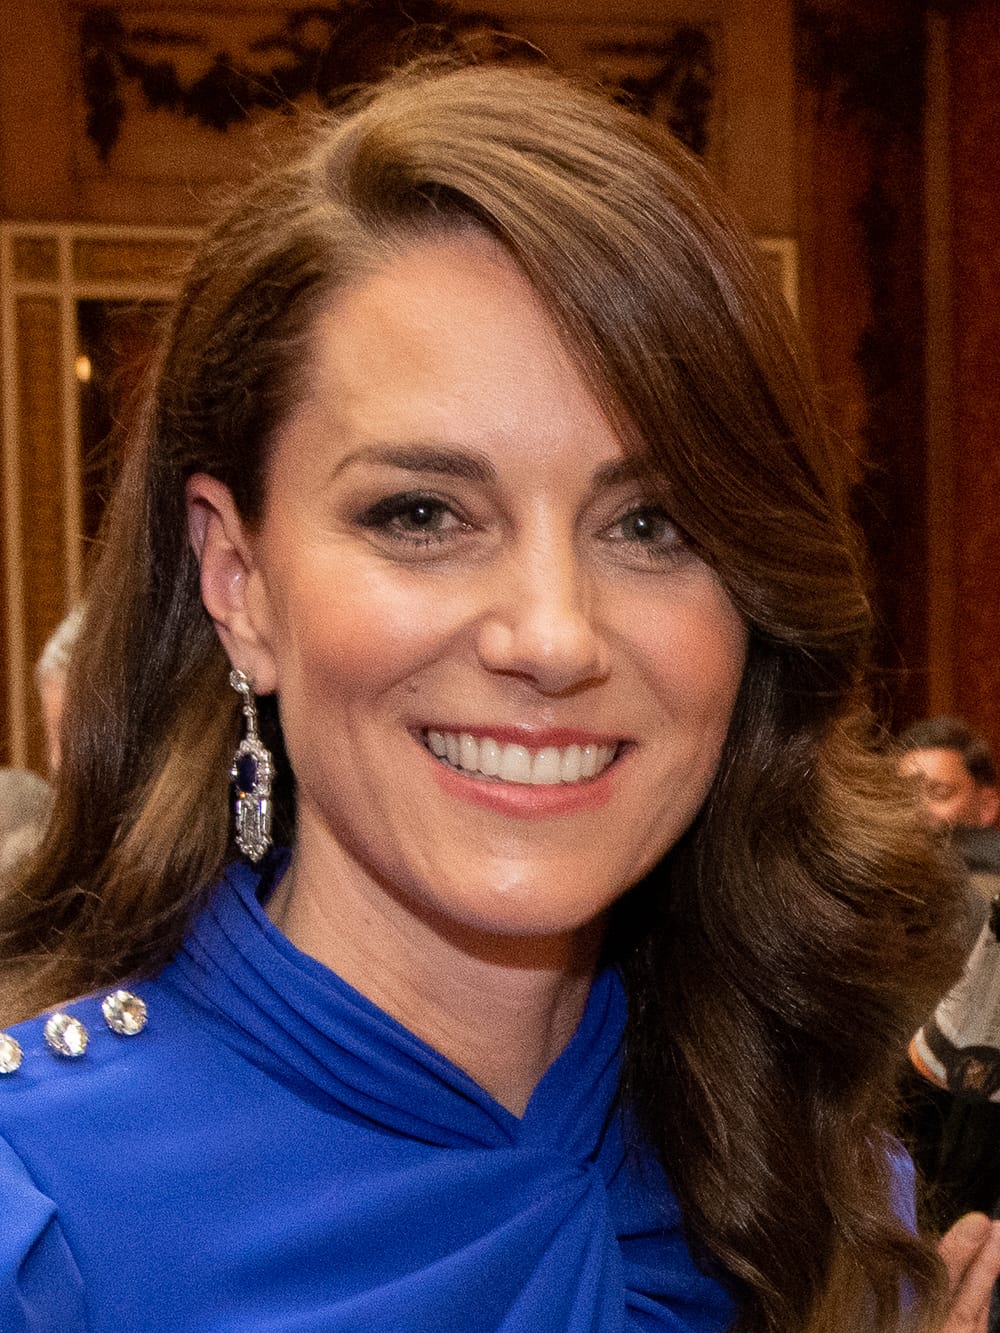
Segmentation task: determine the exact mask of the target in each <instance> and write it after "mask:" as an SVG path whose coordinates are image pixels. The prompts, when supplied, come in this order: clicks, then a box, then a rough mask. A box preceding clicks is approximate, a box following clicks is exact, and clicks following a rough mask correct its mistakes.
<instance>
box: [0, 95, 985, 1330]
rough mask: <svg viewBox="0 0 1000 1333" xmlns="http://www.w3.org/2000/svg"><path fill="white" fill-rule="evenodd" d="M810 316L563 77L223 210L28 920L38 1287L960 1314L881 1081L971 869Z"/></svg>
mask: <svg viewBox="0 0 1000 1333" xmlns="http://www.w3.org/2000/svg"><path fill="white" fill-rule="evenodd" d="M515 108H516V114H512V110H513V109H515ZM793 343H794V335H793V331H792V330H791V328H790V326H789V321H788V320H787V318H786V316H785V314H784V313H783V312H782V310H781V307H780V303H779V301H778V298H776V297H772V296H771V295H770V294H769V288H768V285H767V283H766V281H765V280H764V279H763V278H762V277H761V276H760V275H759V274H758V272H757V270H756V267H755V262H754V259H753V257H752V247H751V246H750V245H749V244H748V243H747V242H746V240H745V239H744V237H743V236H742V234H741V232H740V229H739V227H738V226H737V224H735V223H734V222H733V221H732V220H731V219H730V217H729V215H728V211H727V209H726V208H725V206H724V205H723V204H722V203H721V201H720V200H719V199H718V198H717V197H716V195H715V194H714V192H713V191H712V189H711V187H710V185H709V183H708V181H707V179H706V178H705V177H704V175H703V174H702V172H701V170H700V168H699V167H698V166H697V165H696V164H694V163H693V162H692V161H691V160H690V159H689V158H688V157H687V155H686V154H685V153H684V152H683V150H681V149H680V148H678V146H677V145H676V144H675V143H674V142H672V141H671V140H670V139H669V138H668V137H666V136H665V135H663V134H661V133H660V132H659V131H658V130H656V129H655V128H653V127H652V126H650V125H648V124H646V123H644V122H642V121H640V120H638V119H635V118H633V117H632V116H630V115H629V114H627V113H626V112H624V111H623V110H621V109H620V108H617V107H614V106H613V105H611V104H609V103H607V102H605V101H604V100H603V99H602V98H601V97H599V96H597V95H595V94H591V93H588V92H582V91H580V90H578V89H576V88H574V87H572V86H571V85H568V84H566V83H564V82H562V81H560V80H558V79H556V78H554V77H551V76H548V75H544V74H540V73H538V72H517V71H512V70H509V69H506V70H500V69H491V68H464V69H463V68H458V69H448V68H444V69H432V70H418V71H415V72H413V71H411V72H409V73H407V74H404V75H401V76H399V77H397V78H395V79H393V80H390V81H389V82H388V83H387V84H385V85H383V86H381V87H379V88H377V89H374V90H371V91H369V92H367V93H365V94H364V95H363V96H361V97H360V98H359V100H358V102H357V103H356V104H355V105H354V106H353V107H351V108H349V109H348V110H347V111H346V112H345V113H344V114H343V115H341V116H339V117H337V118H336V119H334V120H331V121H329V122H325V123H323V124H322V125H320V126H318V127H317V130H316V132H315V135H314V137H313V139H312V140H311V142H310V144H309V145H308V146H307V147H306V149H305V151H304V153H303V155H302V156H301V157H300V158H298V159H296V160H295V161H294V162H292V163H291V164H290V165H288V166H285V167H283V168H281V169H280V170H278V171H277V172H276V173H274V174H273V175H271V176H269V177H267V178H266V179H264V180H263V181H261V182H260V184H259V185H258V186H257V187H256V188H255V189H254V190H253V191H252V192H251V194H250V195H249V196H248V198H246V199H245V200H243V201H242V202H241V203H239V204H238V205H237V206H236V207H235V209H234V210H233V211H232V213H231V214H230V215H229V216H228V217H227V218H225V219H224V220H223V221H222V222H220V224H219V226H218V228H217V229H216V231H215V232H214V234H213V235H212V236H211V237H210V238H209V240H208V241H207V243H206V245H205V246H204V248H203V251H202V253H201V254H200V256H199V257H198V258H197V260H196V262H195V264H194V267H193V270H192V272H191V274H190V277H189V280H188V283H187V286H186V289H185V291H184V293H183V295H182V297H181V300H180V302H179V305H178V308H177V311H176V313H175V316H174V319H173V323H172V326H171V328H170V330H169V333H168V337H167V341H166V345H165V347H164V349H163V354H162V357H161V359H160V362H159V366H158V370H157V374H156V377H155V382H154V383H153V385H152V387H151V392H150V397H149V401H148V403H147V407H146V411H145V414H144V416H143V418H142V421H141V424H140V427H139V429H138V432H137V436H136V439H135V440H134V441H133V448H132V449H131V450H130V451H129V462H128V464H127V467H126V471H125V474H124V476H123V478H122V483H121V487H120V490H119V493H118V495H117V498H116V500H115V503H114V505H113V507H112V509H111V511H110V514H109V519H108V523H107V530H106V547H105V552H104V556H103V559H102V562H101V565H100V567H99V569H98V570H97V573H96V575H95V578H94V582H93V586H92V588H91V589H90V590H89V592H88V602H87V605H88V611H87V625H86V627H85V632H84V635H83V641H82V644H81V648H80V650H79V652H78V654H77V656H76V657H75V659H74V672H75V680H74V688H73V690H72V691H71V697H72V699H73V704H72V715H71V718H70V720H69V723H68V726H67V731H66V735H67V754H66V758H65V761H64V765H63V769H62V772H61V775H60V791H59V796H58V801H57V806H56V812H55V816H54V818H53V822H52V827H51V831H50V834H49V839H48V842H47V845H46V847H45V848H44V849H43V852H42V854H41V855H40V856H39V858H38V859H37V861H36V863H35V865H34V867H33V869H32V870H31V872H30V874H29V875H28V876H27V878H26V880H25V882H24V883H23V884H22V885H21V886H20V889H21V891H20V893H19V894H17V895H12V896H10V897H8V898H7V899H6V900H5V902H4V904H3V910H4V913H5V915H4V916H3V918H2V919H0V943H2V947H3V950H4V954H5V957H6V959H7V965H8V967H9V969H10V975H11V976H12V977H13V978H14V983H13V985H12V986H11V987H10V997H9V1003H8V1010H9V1013H10V1016H11V1017H12V1018H23V1017H24V1016H25V1015H30V1014H32V1013H37V1012H39V1011H41V1010H46V1009H51V1008H52V1007H53V1006H55V1005H59V1004H61V1003H63V1002H64V1001H65V1000H66V998H67V997H69V996H80V995H84V998H83V999H79V1000H76V1001H73V1002H71V1003H69V1004H67V1005H65V1006H64V1008H63V1009H62V1010H60V1011H59V1013H57V1014H53V1015H51V1016H50V1017H49V1018H48V1019H47V1020H46V1019H45V1018H43V1019H41V1020H36V1019H31V1018H27V1019H26V1021H23V1022H21V1023H19V1024H18V1026H16V1027H14V1028H12V1029H11V1030H10V1032H9V1033H7V1034H6V1036H4V1037H2V1038H0V1069H2V1070H3V1071H4V1073H3V1077H0V1134H2V1137H0V1197H2V1198H3V1200H4V1204H5V1210H4V1216H5V1228H6V1229H5V1232H4V1236H3V1239H2V1240H0V1325H2V1327H3V1328H4V1329H5V1331H6V1330H8V1329H9V1330H21V1329H32V1330H41V1329H49V1328H56V1327H57V1328H59V1329H60V1330H63V1331H64V1333H73V1331H74V1330H83V1329H85V1328H86V1329H89V1330H92V1331H93V1330H109V1331H110V1330H112V1329H113V1330H120V1329H122V1328H142V1329H144V1330H152V1331H154V1333H155V1330H159V1329H164V1330H166V1329H176V1328H180V1327H191V1328H194V1327H197V1328H199V1329H205V1330H222V1329H230V1328H254V1329H256V1330H266V1329H272V1328H273V1329H278V1328H288V1327H291V1326H292V1325H294V1326H295V1327H296V1328H302V1329H315V1330H324V1331H325V1333H329V1331H330V1330H343V1331H344V1333H347V1331H348V1330H350V1331H351V1333H355V1331H356V1330H359V1329H373V1330H374V1329H379V1330H382V1329H400V1330H411V1329H412V1330H415V1331H416V1330H420V1333H424V1331H425V1330H427V1331H429V1330H431V1329H434V1330H439V1329H444V1328H461V1329H475V1330H477V1333H478V1331H479V1330H498V1331H500V1330H502V1331H503V1333H543V1331H544V1333H560V1331H562V1330H566V1331H567V1333H584V1330H587V1331H588V1333H590V1331H591V1330H601V1331H602V1333H604V1331H605V1330H606V1331H607V1333H624V1330H626V1329H627V1330H635V1331H636V1333H638V1330H640V1329H642V1330H651V1329H662V1330H664V1331H666V1330H687V1331H688V1333H721V1330H723V1329H727V1328H730V1327H732V1328H735V1329H739V1330H742V1331H743V1333H824V1331H825V1333H834V1330H836V1333H843V1330H846V1329H851V1330H855V1329H858V1330H861V1329H865V1330H867V1329H871V1330H872V1333H888V1331H889V1330H895V1329H902V1328H903V1327H907V1328H909V1327H911V1326H912V1320H913V1319H914V1318H917V1317H918V1316H922V1314H923V1312H925V1311H926V1312H927V1317H928V1318H932V1317H933V1316H934V1312H935V1310H936V1309H937V1308H938V1307H937V1304H936V1302H937V1301H938V1299H939V1290H940V1287H941V1281H942V1279H941V1275H940V1273H939V1265H938V1263H937V1261H936V1259H935V1258H934V1256H933V1253H932V1251H931V1249H930V1248H929V1247H928V1246H927V1245H926V1244H925V1243H924V1242H923V1241H921V1240H920V1239H918V1238H917V1237H915V1236H914V1235H912V1234H911V1233H910V1232H909V1231H908V1229H907V1227H906V1225H905V1220H906V1216H907V1213H908V1209H909V1202H908V1198H907V1189H906V1181H907V1172H906V1165H905V1164H904V1163H903V1162H902V1161H901V1159H900V1156H899V1154H898V1153H897V1152H895V1151H894V1150H893V1147H892V1141H891V1139H890V1138H889V1137H888V1130H889V1120H888V1114H889V1111H888V1099H889V1094H890V1091H891V1082H892V1066H893V1062H894V1060H895V1059H897V1058H900V1057H901V1056H902V1053H903V1050H904V1044H905V1040H906V1039H907V1038H908V1036H909V1034H910V1033H911V1031H912V1030H913V1029H914V1028H915V1027H916V1026H917V1024H918V1023H919V1021H920V1020H921V1018H922V1017H923V1016H924V1014H925V1012H926V1010H927V1009H928V1008H929V1006H930V1004H931V1003H932V1001H933V1000H934V999H935V998H936V997H937V995H938V994H939V993H940V992H941V991H942V990H943V988H944V986H945V984H946V983H947V981H948V979H949V967H950V966H951V965H952V963H953V961H954V954H955V948H956V942H957V933H956V932H955V930H954V927H953V924H952V912H953V905H954V896H955V893H956V892H957V890H956V887H955V885H954V884H953V883H952V881H951V880H950V879H949V876H948V873H947V871H946V870H945V869H944V868H943V867H942V866H940V865H939V864H938V863H937V861H936V859H935V855H934V851H933V848H932V846H931V845H930V842H929V839H928V838H927V836H926V835H925V834H923V833H921V832H920V831H919V827H918V826H917V824H916V821H915V819H914V818H913V816H912V813H911V812H910V811H909V810H908V807H907V805H906V803H905V801H904V800H903V798H902V796H901V795H900V793H899V792H898V791H897V789H896V786H895V779H894V777H893V775H892V774H891V773H890V772H888V771H887V770H884V769H883V767H882V765H881V764H880V762H879V761H878V760H877V759H876V758H875V757H874V756H873V755H872V753H871V752H870V749H869V745H868V742H867V741H866V740H865V728H864V718H863V714H862V712H861V710H860V708H859V699H860V697H861V693H860V691H861V688H862V685H863V669H864V659H865V643H866V637H867V632H868V610H867V605H866V601H865V596H864V590H863V586H862V582H861V578H860V574H859V556H858V552H857V550H856V547H855V541H854V535H853V531H852V529H851V526H850V523H849V521H848V519H847V517H846V514H845V511H844V505H843V495H842V493H841V485H840V480H839V469H838V464H837V460H836V456H835V453H834V452H833V450H832V449H831V447H830V445H829V442H828V440H827V438H826V435H825V433H824V430H823V428H822V425H821V423H820V420H819V417H818V415H817V412H816V409H815V405H814V395H813V391H812V388H811V386H810V384H809V382H808V379H807V377H806V376H805V374H804V373H803V371H802V370H801V368H800V366H799V363H798V360H797V356H796V353H795V351H794V345H793ZM230 672H232V675H231V676H230ZM227 677H228V678H229V679H230V683H231V684H232V685H233V686H234V687H235V689H236V691H237V693H236V694H233V693H231V692H229V691H227V686H226V681H227ZM241 715H242V717H243V720H244V724H245V726H246V736H245V738H244V740H243V741H242V742H241V743H240V744H239V747H238V749H237V756H236V759H235V760H234V759H233V758H232V754H233V749H234V747H236V746H237V740H238V735H237V726H236V723H237V719H238V718H239V717H240V716H241ZM227 775H228V777H229V778H231V779H232V781H233V782H234V784H235V802H236V814H235V825H236V827H235V842H236V845H237V847H239V848H241V849H242V850H243V851H244V852H245V854H246V859H245V860H241V859H240V858H239V857H238V856H237V854H236V848H234V847H231V846H230V829H229V821H228V804H229V800H228V797H227V790H226V783H227ZM272 822H273V829H274V832H275V835H276V840H277V845H276V846H274V847H273V848H270V849H268V848H267V847H266V846H265V844H266V843H267V842H268V839H269V829H270V828H271V826H272ZM87 992H94V994H93V995H92V996H90V997H88V996H87V994H86V993H87ZM105 992H108V993H105ZM848 1026H849V1028H850V1032H851V1034H852V1035H851V1039H850V1041H849V1042H848V1043H846V1044H845V1040H844V1031H845V1029H846V1028H847V1027H848ZM123 1038H127V1039H128V1040H123ZM46 1047H47V1048H48V1052H49V1053H46ZM52 1053H54V1054H52ZM109 1107H111V1108H113V1116H112V1120H113V1124H110V1125H109V1121H108V1108H109ZM123 1217H128V1218H129V1226H128V1227H127V1228H121V1227H120V1225H119V1223H120V1221H121V1219H122V1218H123ZM8 1219H12V1220H11V1221H10V1222H9V1224H8ZM973 1230H974V1228H973ZM112 1232H113V1233H114V1234H115V1236H116V1241H115V1245H114V1246H113V1247H109V1246H108V1243H107V1238H108V1236H109V1234H111V1233H112ZM970 1234H971V1233H970ZM982 1242H983V1237H982V1235H981V1234H980V1233H979V1232H976V1235H975V1237H973V1238H972V1239H971V1241H970V1242H969V1243H968V1244H966V1243H965V1241H964V1240H963V1239H962V1238H961V1237H960V1238H959V1241H958V1242H955V1241H953V1242H952V1246H951V1250H952V1251H955V1250H956V1246H957V1252H959V1253H960V1254H962V1255H965V1256H968V1255H969V1254H973V1253H975V1252H977V1251H979V1253H980V1259H979V1262H978V1265H977V1264H976V1263H973V1265H972V1269H971V1270H970V1277H969V1279H968V1280H967V1281H966V1284H965V1286H964V1287H963V1288H962V1289H961V1292H960V1300H962V1301H964V1302H965V1303H966V1306H970V1307H971V1308H972V1310H973V1316H974V1320H978V1319H979V1317H980V1313H981V1312H980V1311H979V1309H978V1306H977V1304H976V1303H977V1302H978V1303H979V1304H982V1293H983V1291H984V1290H985V1289H986V1288H987V1287H988V1284H989V1277H990V1275H991V1273H992V1271H993V1270H994V1269H995V1267H996V1263H997V1256H996V1255H995V1254H994V1250H993V1249H991V1248H990V1246H988V1245H987V1246H986V1247H985V1248H983V1249H981V1250H980V1246H981V1245H982ZM953 1266H955V1265H954V1264H953ZM958 1266H959V1267H960V1266H961V1263H960V1262H959V1263H958ZM903 1291H907V1292H908V1293H909V1295H908V1297H907V1300H908V1305H907V1308H906V1309H901V1293H902V1292H903ZM956 1309H958V1314H957V1315H956V1314H953V1315H952V1316H951V1321H950V1322H948V1323H946V1324H937V1325H931V1326H934V1327H940V1328H947V1329H949V1330H953V1333H958V1330H959V1329H960V1328H966V1327H968V1328H969V1329H974V1328H978V1327H979V1324H978V1323H976V1322H971V1323H968V1324H964V1323H956V1322H954V1320H955V1319H956V1318H959V1317H961V1318H964V1314H963V1313H962V1310H963V1309H964V1307H962V1308H959V1307H956Z"/></svg>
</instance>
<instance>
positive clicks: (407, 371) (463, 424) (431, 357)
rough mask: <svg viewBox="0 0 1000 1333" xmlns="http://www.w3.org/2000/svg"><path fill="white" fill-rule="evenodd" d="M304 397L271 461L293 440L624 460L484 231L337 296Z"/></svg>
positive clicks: (538, 307)
mask: <svg viewBox="0 0 1000 1333" xmlns="http://www.w3.org/2000/svg"><path fill="white" fill-rule="evenodd" d="M300 389H301V401H300V405H299V407H298V408H297V409H295V410H293V412H292V414H291V417H290V419H289V421H288V423H286V426H285V428H283V429H282V430H280V431H279V432H278V447H279V452H280V450H281V448H282V444H283V441H285V440H287V439H288V438H289V437H293V438H294V439H295V440H296V441H297V443H298V445H299V446H300V447H302V448H310V447H311V448H313V449H319V450H321V451H322V452H324V453H326V454H327V456H329V455H330V453H331V452H336V450H337V449H338V448H345V449H362V448H366V447H371V446H377V445H383V444H390V445H399V444H405V445H420V444H433V445H439V446H440V445H445V446H449V447H455V448H470V449H475V450H479V451H485V452H487V453H490V454H491V455H492V456H493V457H494V459H499V460H500V461H505V460H507V459H510V460H511V461H516V460H517V458H518V457H521V459H522V461H524V462H527V461H529V458H530V460H533V462H534V464H535V465H536V466H537V467H541V466H542V465H543V463H544V461H545V460H546V459H547V458H548V457H549V456H550V455H552V456H554V455H556V454H558V455H559V456H560V457H561V458H562V460H563V461H566V462H573V461H574V458H575V461H576V462H577V463H578V465H579V466H581V467H584V468H587V469H593V468H594V467H597V466H599V465H601V464H602V463H605V462H607V461H608V460H609V459H610V458H615V457H617V458H622V457H624V454H625V450H624V447H623V444H622V442H621V439H620V437H619V435H618V434H617V432H616V430H615V429H614V428H613V427H612V425H611V424H610V423H609V421H608V418H607V416H606V414H605V412H604V409H603V408H602V406H601V404H600V403H599V402H598V401H597V399H596V397H595V395H594V393H593V392H592V390H591V388H590V387H589V385H588V383H587V382H586V380H585V378H584V376H583V374H582V373H581V371H580V369H579V367H578V365H577V363H576V361H575V359H574V358H573V356H572V355H571V354H570V352H569V350H568V349H567V347H566V346H565V344H564V343H563V341H562V340H561V339H560V337H559V334H558V332H557V329H556V327H555V324H554V321H553V319H552V317H551V315H550V314H549V311H548V310H547V308H546V306H545V305H544V303H543V301H542V300H541V298H540V297H539V296H538V294H537V292H536V291H535V289H534V288H533V287H532V285H531V283H530V282H529V281H528V279H527V278H526V277H525V275H524V274H523V273H522V271H521V270H520V268H519V267H518V265H517V264H516V262H515V261H514V260H513V259H512V258H511V256H510V255H509V254H508V253H507V252H506V251H505V249H504V248H503V247H502V246H501V245H500V243H499V242H497V241H496V240H494V239H493V238H492V237H491V236H489V235H488V234H486V233H482V232H471V233H461V234H459V235H457V236H447V237H442V238H440V239H435V240H421V241H417V242H414V243H412V244H411V245H409V246H407V247H405V248H402V249H400V250H399V251H398V252H397V253H396V254H394V255H393V256H392V257H390V258H389V259H387V260H386V261H385V262H384V263H382V264H381V265H380V266H379V267H377V268H376V269H375V270H374V271H373V272H370V273H369V274H367V275H366V276H365V277H363V278H359V279H358V280H357V281H355V282H353V283H352V284H350V285H349V286H347V287H345V288H343V289H342V290H340V291H339V292H337V293H336V294H335V295H334V296H333V297H332V298H331V300H330V302H329V303H328V305H327V306H326V308H325V309H324V310H323V311H321V313H320V314H319V315H318V316H317V318H316V321H315V324H314V326H313V329H312V331H311V335H310V340H309V355H308V362H307V363H306V364H305V365H304V366H303V373H302V378H301V382H300Z"/></svg>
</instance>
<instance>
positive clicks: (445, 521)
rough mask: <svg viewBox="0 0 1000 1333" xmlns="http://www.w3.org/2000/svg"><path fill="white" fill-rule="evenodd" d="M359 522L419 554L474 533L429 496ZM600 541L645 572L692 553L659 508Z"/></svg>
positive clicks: (449, 503) (631, 518)
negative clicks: (642, 568)
mask: <svg viewBox="0 0 1000 1333" xmlns="http://www.w3.org/2000/svg"><path fill="white" fill-rule="evenodd" d="M355 522H356V523H357V525H358V526H359V527H360V528H362V529H364V530H366V531H368V532H371V533H372V534H373V535H375V536H376V537H377V538H378V539H379V540H380V541H383V542H385V543H387V544H392V545H393V546H394V547H395V548H396V549H398V550H400V551H401V552H404V553H405V552H406V551H411V552H413V553H415V554H419V553H420V552H421V551H425V550H427V549H428V548H433V547H441V546H442V545H444V546H451V545H453V544H456V543H459V542H461V540H462V538H463V537H466V536H468V535H471V534H472V533H473V532H475V530H476V525H475V524H474V523H472V522H470V521H469V519H467V518H466V516H465V515H464V514H463V513H462V512H461V511H460V509H459V508H458V506H457V505H456V504H455V502H454V501H453V500H449V499H445V498H443V497H441V496H439V495H435V494H433V493H432V492H428V491H401V492H399V493H397V494H393V495H387V496H385V497H384V498H382V499H379V500H377V501H376V502H375V503H374V504H370V505H368V506H366V508H364V509H363V510H362V511H361V513H360V514H358V516H357V517H356V519H355ZM597 537H598V540H599V541H600V542H601V543H603V544H604V545H605V547H606V549H607V550H608V552H609V553H610V554H611V556H612V558H613V559H615V560H618V561H624V562H625V563H628V564H632V565H640V564H641V565H642V566H644V567H648V566H649V565H650V564H654V565H656V564H660V565H664V564H669V563H671V562H676V561H677V560H678V559H679V558H680V557H681V556H682V555H683V554H686V553H688V551H689V548H688V545H687V543H686V541H685V538H684V536H683V534H682V533H681V531H680V529H679V528H678V527H677V525H676V524H675V523H674V522H673V520H672V519H671V518H670V515H669V514H668V513H667V512H666V510H665V509H663V508H662V507H661V506H660V505H658V504H656V503H648V502H644V503H640V504H635V505H632V506H631V507H629V508H627V509H626V510H625V512H624V513H621V514H619V516H618V517H617V518H615V519H614V520H613V521H612V522H611V523H608V524H606V525H605V526H604V527H602V528H601V529H600V531H599V532H598V534H597Z"/></svg>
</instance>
